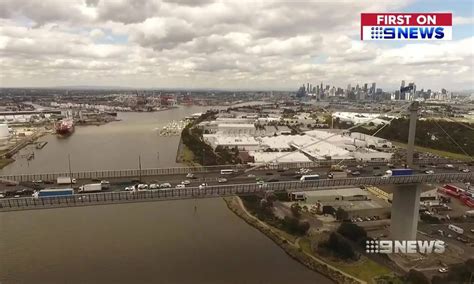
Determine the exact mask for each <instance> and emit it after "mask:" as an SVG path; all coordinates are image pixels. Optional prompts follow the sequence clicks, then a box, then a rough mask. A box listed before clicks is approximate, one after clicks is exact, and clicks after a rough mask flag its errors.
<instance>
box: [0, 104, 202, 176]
mask: <svg viewBox="0 0 474 284" xmlns="http://www.w3.org/2000/svg"><path fill="white" fill-rule="evenodd" d="M206 109H207V108H205V107H196V106H193V107H182V108H177V109H173V110H168V111H160V112H154V113H132V112H124V113H119V114H118V118H119V119H121V121H117V122H112V123H109V124H106V125H102V126H79V127H76V129H75V131H74V133H73V134H72V135H71V136H69V137H66V138H58V137H57V136H55V135H48V136H45V137H42V138H41V139H39V140H38V141H47V142H48V144H47V145H46V146H45V147H44V148H43V149H41V150H37V149H35V147H33V146H30V147H27V148H24V149H22V150H21V151H20V152H19V153H18V154H17V155H15V156H14V158H15V160H16V161H15V163H13V164H10V165H8V166H7V167H5V168H4V169H3V170H2V171H1V173H2V174H19V173H44V172H57V171H67V170H68V155H70V157H71V168H72V171H88V170H106V169H132V168H133V169H136V168H138V156H139V155H141V162H142V167H144V168H152V167H153V168H156V167H175V166H179V165H178V164H177V163H176V162H175V160H176V151H177V149H178V142H179V136H168V137H166V136H160V135H159V130H157V128H158V129H161V128H162V127H163V126H164V125H166V124H167V123H168V122H170V121H172V120H181V119H183V118H184V117H186V116H189V115H191V114H193V113H196V112H203V111H206ZM32 151H34V152H35V158H34V159H33V160H31V161H28V160H27V159H26V154H28V153H31V152H32Z"/></svg>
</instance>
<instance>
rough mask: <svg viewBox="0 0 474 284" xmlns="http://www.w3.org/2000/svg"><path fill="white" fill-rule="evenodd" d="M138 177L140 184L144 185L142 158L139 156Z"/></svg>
mask: <svg viewBox="0 0 474 284" xmlns="http://www.w3.org/2000/svg"><path fill="white" fill-rule="evenodd" d="M138 175H139V180H140V183H142V157H141V155H138Z"/></svg>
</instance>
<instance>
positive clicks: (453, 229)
mask: <svg viewBox="0 0 474 284" xmlns="http://www.w3.org/2000/svg"><path fill="white" fill-rule="evenodd" d="M448 229H450V230H451V231H454V232H456V233H458V234H460V235H462V234H463V233H464V229H463V228H460V227H458V226H455V225H452V224H449V225H448Z"/></svg>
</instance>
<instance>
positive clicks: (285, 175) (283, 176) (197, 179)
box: [0, 165, 474, 197]
mask: <svg viewBox="0 0 474 284" xmlns="http://www.w3.org/2000/svg"><path fill="white" fill-rule="evenodd" d="M392 167H393V166H392ZM468 168H470V170H471V171H473V170H474V167H472V166H471V167H468ZM388 169H390V168H389V167H388V166H386V165H384V166H365V167H363V168H357V167H356V166H350V167H347V170H349V171H351V172H355V171H358V172H360V175H353V174H351V173H348V175H347V177H348V178H351V177H354V178H356V177H371V176H374V175H382V174H384V173H385V171H386V170H388ZM309 170H311V171H310V172H308V173H306V174H318V175H319V176H320V178H321V179H325V178H327V174H328V172H330V168H329V167H313V168H309ZM426 170H432V171H434V173H458V172H459V170H458V169H457V168H433V167H432V166H416V167H414V172H415V174H424V171H426ZM297 171H299V169H283V168H281V169H265V168H259V169H255V170H252V171H250V172H244V171H243V170H242V169H241V170H239V172H238V173H236V174H232V175H221V173H220V170H219V169H216V170H211V171H208V172H198V173H193V174H194V178H187V177H186V174H187V173H186V174H167V175H166V174H164V175H155V176H142V178H141V181H140V178H139V176H135V177H123V178H108V179H107V180H108V181H110V183H111V185H110V188H109V189H108V191H121V190H124V188H125V187H127V186H132V185H136V184H138V183H146V184H152V183H154V184H162V183H170V184H171V185H172V187H175V186H176V185H178V184H181V182H182V181H185V180H188V181H189V182H190V183H189V184H188V185H186V186H187V187H198V186H199V185H201V184H203V183H205V184H207V185H209V186H210V185H221V184H220V183H219V182H218V179H219V178H226V179H227V182H226V183H225V184H249V183H255V182H256V180H257V179H259V180H263V181H265V182H285V181H298V180H299V178H300V177H301V173H296V172H297ZM100 180H101V179H77V183H76V184H74V185H73V187H74V188H76V189H77V188H78V187H79V186H81V185H84V184H90V183H97V182H100ZM67 187H69V185H67V184H66V185H57V184H45V183H37V184H34V183H33V182H32V181H27V182H20V184H19V185H17V186H5V185H3V190H2V189H0V191H3V192H5V193H3V195H4V196H5V197H13V196H21V197H27V196H31V191H30V190H26V191H23V192H22V190H23V189H31V190H34V189H36V190H38V189H43V188H67Z"/></svg>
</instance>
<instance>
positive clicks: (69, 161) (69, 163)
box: [67, 154, 72, 188]
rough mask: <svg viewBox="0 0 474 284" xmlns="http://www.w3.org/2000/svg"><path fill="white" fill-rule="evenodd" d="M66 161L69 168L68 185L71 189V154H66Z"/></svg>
mask: <svg viewBox="0 0 474 284" xmlns="http://www.w3.org/2000/svg"><path fill="white" fill-rule="evenodd" d="M67 161H68V166H69V185H70V186H71V188H72V171H71V154H67Z"/></svg>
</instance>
